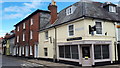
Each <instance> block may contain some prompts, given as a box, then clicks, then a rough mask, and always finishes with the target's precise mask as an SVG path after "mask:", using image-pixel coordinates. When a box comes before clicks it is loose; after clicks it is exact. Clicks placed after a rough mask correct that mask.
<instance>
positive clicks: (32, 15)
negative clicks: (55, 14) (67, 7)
mask: <svg viewBox="0 0 120 68" xmlns="http://www.w3.org/2000/svg"><path fill="white" fill-rule="evenodd" d="M38 12H47V13H50V11H47V10H39V9H37V10H36V11H34V12H33V13H32V14H30V15H29V16H28V17H26V18H24V19H23V20H22V21H20V22H19V23H17V24H15V25H14V26H17V25H19V24H20V23H22V22H24V21H25V20H27V19H29V18H30V17H32V16H33V15H35V14H36V13H38Z"/></svg>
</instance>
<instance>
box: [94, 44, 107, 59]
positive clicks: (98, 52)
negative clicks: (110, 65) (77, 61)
mask: <svg viewBox="0 0 120 68" xmlns="http://www.w3.org/2000/svg"><path fill="white" fill-rule="evenodd" d="M94 56H95V59H109V45H95V47H94Z"/></svg>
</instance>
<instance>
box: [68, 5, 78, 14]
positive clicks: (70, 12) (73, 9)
mask: <svg viewBox="0 0 120 68" xmlns="http://www.w3.org/2000/svg"><path fill="white" fill-rule="evenodd" d="M75 9H76V7H75V6H71V7H69V8H67V9H66V15H70V14H72V13H73V12H74V11H75Z"/></svg>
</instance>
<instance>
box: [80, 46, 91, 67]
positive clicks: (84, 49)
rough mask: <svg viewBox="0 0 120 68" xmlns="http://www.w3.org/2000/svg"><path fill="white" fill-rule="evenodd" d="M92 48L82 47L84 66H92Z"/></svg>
mask: <svg viewBox="0 0 120 68" xmlns="http://www.w3.org/2000/svg"><path fill="white" fill-rule="evenodd" d="M90 55H91V52H90V46H87V45H84V46H82V66H91V65H92V64H91V56H90Z"/></svg>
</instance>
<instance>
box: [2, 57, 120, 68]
mask: <svg viewBox="0 0 120 68" xmlns="http://www.w3.org/2000/svg"><path fill="white" fill-rule="evenodd" d="M6 58H7V59H6ZM8 58H9V59H8ZM10 58H11V59H10ZM3 59H5V60H4V61H3V62H2V64H3V66H4V65H6V64H7V65H13V64H14V65H15V66H19V64H20V66H21V67H22V68H24V67H27V68H31V67H33V68H41V67H42V68H120V64H116V65H105V66H96V67H80V66H74V65H70V64H64V63H54V62H51V61H46V60H40V59H39V60H37V59H26V58H21V57H11V56H4V58H3ZM16 60H17V61H16ZM9 61H10V62H9ZM6 62H7V63H6ZM11 62H12V63H11ZM21 62H22V63H21ZM4 63H5V64H4Z"/></svg>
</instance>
